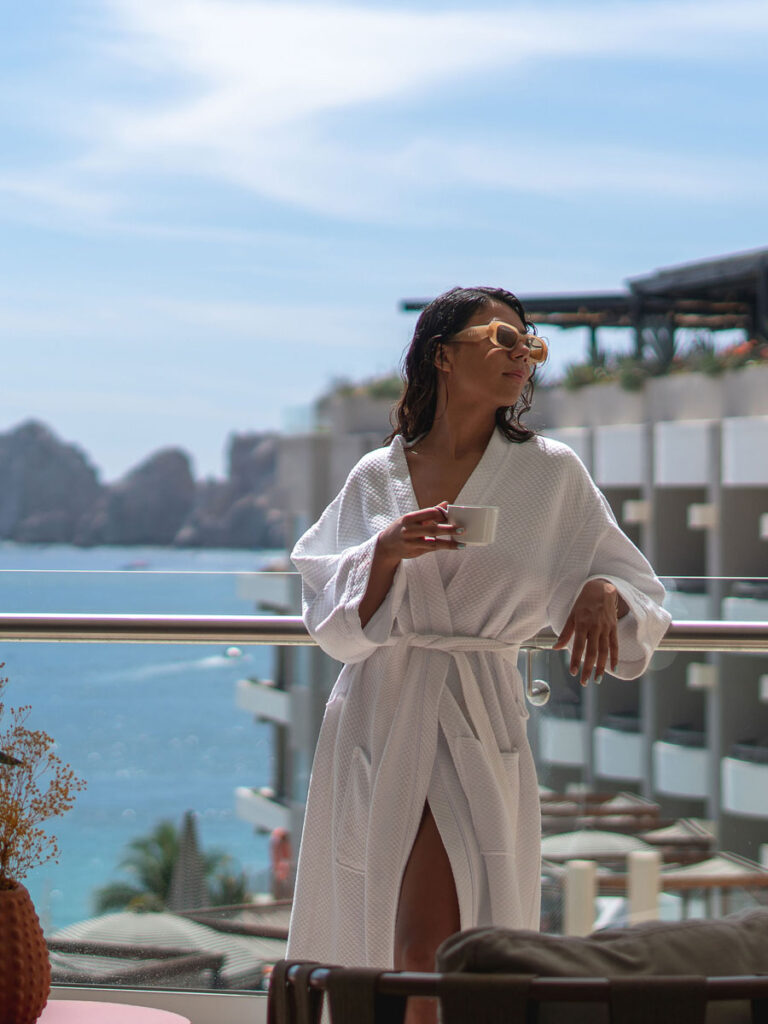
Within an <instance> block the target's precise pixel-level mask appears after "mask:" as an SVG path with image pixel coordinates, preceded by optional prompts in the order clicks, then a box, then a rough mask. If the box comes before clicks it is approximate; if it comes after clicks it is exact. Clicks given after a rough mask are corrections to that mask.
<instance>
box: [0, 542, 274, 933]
mask: <svg viewBox="0 0 768 1024" xmlns="http://www.w3.org/2000/svg"><path fill="white" fill-rule="evenodd" d="M282 554H283V553H282V552H251V551H205V550H196V551H185V550H174V549H159V548H134V547H132V548H92V549H86V550H82V549H78V548H72V547H65V546H48V547H35V546H19V545H11V544H0V610H2V611H7V612H44V611H49V612H53V611H62V612H116V613H117V612H125V613H130V612H133V613H140V612H144V613H160V612H166V613H176V614H193V613H194V614H211V615H215V614H248V613H252V612H254V610H255V607H254V602H253V599H252V598H244V597H239V596H238V576H237V575H236V574H238V573H251V572H254V571H257V570H259V569H261V568H263V567H264V566H265V565H267V564H270V563H274V560H275V559H276V558H277V557H278V556H281V555H282ZM240 652H241V653H240V655H239V656H237V655H236V654H235V656H232V655H233V652H232V651H229V652H228V650H227V648H225V647H224V646H211V647H209V646H197V645H186V644H185V645H170V644H101V643H93V644H91V643H88V644H84V643H6V644H4V645H2V650H0V661H4V662H5V668H4V669H3V670H2V671H3V674H4V675H6V676H8V678H9V683H8V686H7V688H6V692H5V698H6V704H7V705H9V706H13V707H16V706H18V705H20V704H31V705H32V709H33V710H32V716H31V719H30V724H31V725H33V726H34V727H36V728H41V729H44V730H45V731H46V732H48V733H50V734H51V735H52V736H53V737H54V738H55V740H56V743H57V753H58V754H59V755H60V756H61V758H62V759H63V760H64V761H67V762H69V763H70V764H71V765H72V766H73V767H74V768H75V769H76V770H77V771H78V773H79V774H80V775H82V776H84V777H85V779H86V780H87V783H88V788H87V790H86V791H85V792H83V793H82V794H80V796H79V797H78V799H77V803H76V805H75V807H74V809H73V810H72V811H70V812H69V813H68V814H67V815H65V816H64V817H61V818H56V819H52V820H51V821H50V822H49V826H50V831H51V832H52V833H53V834H55V835H56V836H57V837H58V840H59V846H60V848H61V856H60V860H59V863H58V864H56V863H53V862H49V863H48V864H46V865H44V866H42V867H40V868H37V869H35V870H34V871H33V872H32V873H31V874H30V875H29V876H28V877H27V879H26V885H27V887H28V888H29V890H30V892H31V894H32V897H33V899H34V901H35V905H36V907H37V909H38V913H39V914H40V917H41V920H42V922H43V925H44V928H45V929H46V931H47V932H51V931H55V930H56V929H58V928H61V927H63V926H64V925H67V924H71V923H73V922H75V921H80V920H83V919H85V918H87V917H91V916H92V915H93V906H92V894H93V890H94V888H96V887H98V886H101V885H104V884H105V883H107V882H109V881H113V880H124V881H129V880H130V879H129V876H127V875H126V874H125V873H124V872H121V871H120V870H119V868H118V865H119V862H120V860H121V858H122V856H123V851H124V846H125V844H126V843H127V842H129V841H130V840H131V839H133V838H136V837H137V836H141V835H144V834H146V833H147V832H149V831H150V830H151V829H152V827H153V826H154V825H155V824H156V823H157V822H159V821H160V820H161V819H163V818H170V819H172V820H174V821H175V822H180V821H181V818H182V815H183V814H184V812H185V811H186V810H193V811H195V812H197V815H198V830H199V836H200V840H201V845H202V846H203V847H204V848H206V849H209V848H210V849H213V848H217V849H220V850H223V851H225V852H226V853H228V854H230V855H231V856H232V857H233V858H234V859H235V861H236V862H237V863H238V864H239V866H240V867H242V868H243V869H244V870H245V871H246V872H247V873H248V874H249V876H250V877H251V878H252V879H253V880H254V882H255V884H256V885H257V887H263V885H264V878H265V869H266V866H267V862H268V856H267V837H266V836H260V835H255V834H254V831H253V828H252V827H251V826H250V825H248V824H246V823H245V822H242V821H240V820H239V819H238V818H237V817H236V816H235V813H234V790H235V788H236V787H237V786H264V785H268V784H269V781H270V756H271V735H270V729H269V727H268V726H266V725H264V724H259V723H256V722H255V721H254V720H253V718H252V716H251V715H249V714H248V713H247V712H244V711H241V710H239V709H238V708H237V707H236V706H235V697H234V691H235V684H236V682H237V680H238V679H239V678H242V677H243V676H259V677H261V678H264V677H269V676H271V675H272V671H273V658H274V650H273V649H272V648H269V647H257V646H253V647H247V646H246V647H242V648H241V649H240Z"/></svg>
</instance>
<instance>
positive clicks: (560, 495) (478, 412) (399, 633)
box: [289, 288, 669, 970]
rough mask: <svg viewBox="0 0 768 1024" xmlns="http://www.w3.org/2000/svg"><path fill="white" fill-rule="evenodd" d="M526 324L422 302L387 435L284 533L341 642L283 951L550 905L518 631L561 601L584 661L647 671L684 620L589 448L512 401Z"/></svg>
mask: <svg viewBox="0 0 768 1024" xmlns="http://www.w3.org/2000/svg"><path fill="white" fill-rule="evenodd" d="M498 323H501V324H504V325H507V327H502V328H499V327H498V326H497V325H498ZM470 328H475V330H470ZM534 332H535V329H534V328H533V325H532V324H530V323H528V321H527V320H526V318H525V312H524V310H523V307H522V305H521V303H520V302H519V300H518V299H517V298H516V297H515V296H514V295H513V294H512V293H510V292H507V291H503V290H501V289H493V288H472V289H463V288H454V289H453V290H451V291H450V292H447V293H446V294H444V295H441V296H440V297H439V298H437V299H435V300H434V301H433V302H432V303H430V304H429V306H427V307H426V309H425V310H424V311H423V312H422V314H421V316H420V318H419V321H418V323H417V325H416V330H415V333H414V336H413V341H412V342H411V345H410V348H409V350H408V352H407V354H406V358H405V362H404V371H405V379H406V384H405V391H404V394H403V397H402V399H401V401H400V404H399V406H398V407H397V410H396V418H397V426H396V430H395V432H394V433H393V434H392V435H391V436H390V437H389V438H388V439H387V440H388V441H389V442H390V443H389V446H388V447H386V448H383V449H380V450H377V451H375V452H371V453H369V454H368V455H366V456H365V457H364V458H363V459H361V461H360V462H359V463H358V464H357V466H355V468H354V469H353V470H352V472H351V473H350V475H349V478H348V480H347V483H346V485H345V486H344V488H343V490H342V491H341V493H340V494H339V495H338V497H337V498H336V499H335V500H334V501H333V502H332V503H331V505H330V506H329V507H328V508H327V509H326V511H325V512H324V513H323V515H322V517H321V518H320V520H319V521H318V522H317V523H316V524H315V525H314V526H313V527H312V528H311V529H310V530H309V531H308V532H307V533H306V534H305V535H304V536H303V537H302V538H301V539H300V540H299V542H298V544H297V545H296V547H295V549H294V551H293V553H292V559H293V561H294V563H295V565H296V567H297V569H298V570H299V572H300V573H301V575H302V578H303V598H304V619H305V622H306V623H307V627H308V629H309V631H310V633H311V634H312V636H313V637H314V638H315V639H316V640H317V642H318V643H319V644H320V646H321V647H323V649H324V650H326V651H327V652H328V653H329V654H330V655H331V656H332V657H334V658H337V659H338V660H339V661H343V662H344V663H345V664H344V668H343V669H342V671H341V674H340V676H339V678H338V681H337V683H336V685H335V687H334V689H333V692H332V693H331V696H330V699H329V702H328V705H327V708H326V713H325V718H324V721H323V726H322V730H321V733H320V738H319V742H318V746H317V751H316V755H315V762H314V767H313V773H312V780H311V784H310V791H309V798H308V804H307V814H306V820H305V828H304V835H303V839H302V847H301V853H300V858H299V869H298V876H297V886H296V895H295V903H294V911H293V917H292V921H291V932H290V939H289V956H290V957H291V958H300V959H314V960H320V961H325V962H329V963H338V964H358V965H363V964H366V965H369V966H372V967H381V968H389V969H391V968H392V967H395V968H396V969H408V970H433V969H434V954H435V950H436V948H437V946H438V945H439V943H440V942H441V941H442V940H443V939H445V938H446V937H447V936H448V935H450V934H452V933H453V932H456V931H458V930H459V929H464V928H469V927H473V926H477V925H482V924H496V925H503V926H507V927H515V928H538V924H539V888H540V879H539V861H540V854H539V841H540V817H539V798H538V786H537V781H536V773H535V769H534V765H533V760H532V757H531V753H530V749H529V746H528V742H527V739H526V727H525V719H526V718H527V711H526V708H525V702H524V699H523V692H522V681H521V678H520V675H519V673H518V671H517V666H516V662H517V654H518V650H519V645H520V644H521V643H522V642H523V641H525V640H526V639H528V638H529V637H530V636H532V635H533V634H534V633H536V632H537V631H538V630H540V629H542V628H544V627H546V626H548V625H552V626H553V628H554V629H555V631H556V632H557V633H558V634H559V637H558V641H557V644H556V646H557V647H559V648H562V647H565V646H570V647H571V659H570V666H571V672H572V673H574V674H576V673H578V674H579V676H580V680H581V683H582V685H586V683H587V681H588V679H589V678H590V677H591V676H592V674H593V673H594V675H595V677H596V678H597V679H599V678H600V677H601V676H602V675H603V672H604V671H605V670H606V668H608V667H610V670H611V671H612V672H613V673H614V674H615V675H618V676H620V677H622V678H634V677H636V676H638V675H640V674H641V673H642V672H643V670H644V669H645V667H646V666H647V663H648V660H649V658H650V656H651V654H652V652H653V650H654V648H655V647H656V645H657V643H658V641H659V639H660V638H661V636H662V635H663V633H664V631H665V629H666V627H667V624H668V622H669V616H668V615H667V613H666V612H664V611H663V610H662V609H661V608H660V607H659V604H660V602H661V600H662V598H663V589H662V587H661V584H660V583H659V581H658V580H657V579H656V577H655V576H654V574H653V571H652V569H651V567H650V566H649V565H648V563H647V562H646V560H645V558H644V557H643V556H642V555H641V554H640V552H639V551H638V550H637V549H636V548H635V547H634V546H633V545H632V543H631V542H630V541H629V540H628V539H627V538H626V537H625V536H624V534H623V533H622V532H621V531H620V529H619V528H618V526H617V525H616V523H615V520H614V518H613V516H612V514H611V512H610V510H609V508H608V505H607V503H606V501H605V499H604V498H603V497H602V495H601V494H600V492H599V491H598V490H597V488H596V487H595V485H594V483H593V482H592V480H591V479H590V477H589V475H588V474H587V472H586V470H585V469H584V467H583V465H582V464H581V462H580V461H579V459H578V458H577V456H576V455H575V454H574V453H573V452H572V451H571V450H570V449H569V448H567V447H566V446H564V445H562V444H559V443H556V442H554V441H549V440H545V439H544V438H541V437H538V436H536V435H535V434H534V433H533V432H532V431H530V430H527V429H526V428H525V427H524V426H523V425H522V424H521V423H520V415H521V413H523V412H525V411H526V410H527V409H528V408H530V399H531V395H532V391H533V379H532V378H533V372H534V362H533V358H536V357H538V356H539V355H540V348H541V342H540V340H539V339H538V338H536V336H535V333H534ZM532 357H533V358H532ZM447 503H461V504H465V505H496V506H499V522H498V529H497V534H496V538H495V541H494V543H493V544H491V545H489V546H487V547H468V548H466V549H464V547H463V545H462V542H461V534H460V532H459V531H458V530H457V529H456V528H455V527H454V526H453V525H452V524H451V523H450V522H449V521H448V517H447V513H446V510H445V506H446V504H447Z"/></svg>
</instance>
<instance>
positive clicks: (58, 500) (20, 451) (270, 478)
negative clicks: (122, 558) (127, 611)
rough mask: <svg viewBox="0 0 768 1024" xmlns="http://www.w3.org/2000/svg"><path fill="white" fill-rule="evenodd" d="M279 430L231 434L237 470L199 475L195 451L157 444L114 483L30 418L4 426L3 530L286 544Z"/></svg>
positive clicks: (6, 533) (21, 535)
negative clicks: (278, 491)
mask: <svg viewBox="0 0 768 1024" xmlns="http://www.w3.org/2000/svg"><path fill="white" fill-rule="evenodd" d="M276 458H277V440H276V438H275V436H274V435H268V434H246V435H235V436H233V437H232V438H231V439H230V445H229V458H228V477H227V479H225V480H204V481H196V480H195V479H194V477H193V473H192V466H191V462H190V459H189V456H188V455H187V453H186V452H184V451H182V450H180V449H178V448H167V449H163V450H161V451H159V452H155V453H154V454H153V455H151V456H149V457H148V458H147V459H145V460H144V461H143V462H141V463H140V464H139V465H138V466H136V467H135V468H134V469H132V470H131V471H130V472H129V473H127V474H126V475H125V476H124V477H123V478H122V479H120V480H118V481H117V482H116V483H113V484H103V483H102V482H100V480H99V477H98V473H97V472H96V470H95V469H94V468H93V466H92V465H91V464H90V462H89V460H88V458H87V456H86V455H85V454H84V453H83V452H82V451H81V450H80V449H79V448H77V447H75V446H74V445H71V444H68V443H66V442H64V441H61V440H60V439H59V438H57V437H56V436H55V435H54V434H53V432H52V431H51V430H50V429H49V428H48V427H46V426H45V425H44V424H42V423H37V422H34V421H30V422H27V423H23V424H21V425H20V426H18V427H15V428H14V429H12V430H10V431H8V432H7V433H5V434H0V538H2V539H5V540H14V541H18V542H20V543H46V544H51V543H64V544H67V543H74V544H79V545H84V546H90V545H96V544H116V545H129V544H145V545H153V544H158V545H170V544H174V545H177V546H189V547H244V548H276V547H282V546H284V543H285V541H284V536H285V533H284V515H283V512H282V510H281V509H280V508H279V507H278V506H277V504H276V501H275V490H274V484H275V468H276Z"/></svg>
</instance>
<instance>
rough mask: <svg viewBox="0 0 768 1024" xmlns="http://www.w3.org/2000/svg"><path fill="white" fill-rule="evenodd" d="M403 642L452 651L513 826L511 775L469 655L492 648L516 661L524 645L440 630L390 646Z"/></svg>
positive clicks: (390, 643) (405, 636) (394, 641)
mask: <svg viewBox="0 0 768 1024" xmlns="http://www.w3.org/2000/svg"><path fill="white" fill-rule="evenodd" d="M400 643H404V644H407V645H408V646H409V647H422V648H427V649H428V650H437V651H444V652H445V653H446V654H450V655H451V656H452V658H453V660H454V661H455V662H456V668H457V670H458V673H459V680H460V682H461V692H462V694H463V697H464V703H465V705H466V708H467V712H468V714H469V717H470V719H471V722H472V725H473V726H474V728H475V731H476V732H477V738H478V739H479V740H480V742H481V744H482V746H483V749H484V750H485V753H486V756H487V758H488V760H489V762H490V765H491V768H492V770H493V774H494V775H495V776H496V781H497V782H498V784H499V790H500V792H501V796H502V799H503V800H504V804H505V806H506V808H507V814H508V815H509V822H510V826H511V825H512V823H513V822H514V821H515V819H516V814H517V811H516V808H515V806H514V804H513V801H512V793H511V790H510V784H509V779H508V778H507V773H506V770H505V768H504V762H503V760H502V757H501V752H500V750H499V745H498V743H497V741H496V734H495V733H494V731H493V726H492V725H491V720H490V718H489V717H488V711H487V709H486V707H485V701H484V700H483V698H482V696H481V694H480V688H479V686H478V685H477V680H476V679H475V674H474V672H473V671H472V665H471V663H470V660H469V658H468V657H467V654H468V653H470V652H472V653H474V652H475V651H489V652H493V653H497V654H502V655H503V656H505V657H507V658H510V659H514V661H515V664H516V663H517V654H518V651H519V650H520V645H519V644H510V643H506V642H505V641H503V640H496V639H495V638H494V637H490V636H444V635H440V634H437V633H404V634H402V635H401V636H395V637H391V638H390V639H389V641H388V646H394V645H395V644H400Z"/></svg>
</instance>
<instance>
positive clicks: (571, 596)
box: [547, 455, 671, 679]
mask: <svg viewBox="0 0 768 1024" xmlns="http://www.w3.org/2000/svg"><path fill="white" fill-rule="evenodd" d="M570 477H571V478H570V479H569V481H568V487H567V493H568V505H569V514H568V518H569V521H570V523H573V521H574V519H573V517H574V514H575V517H576V524H577V525H576V528H575V529H574V530H573V533H572V540H571V541H570V544H569V547H568V548H567V552H566V554H565V557H564V558H562V559H561V560H560V562H559V566H558V577H557V580H556V582H555V585H554V586H553V589H552V591H551V593H550V596H549V602H548V608H547V612H548V618H549V622H550V624H551V626H552V628H553V629H554V630H555V632H557V633H560V632H561V631H562V629H563V627H564V626H565V623H566V620H567V618H568V615H569V614H570V611H571V608H572V607H573V604H574V602H575V600H576V598H577V597H578V595H579V593H580V592H581V588H582V587H583V586H584V584H585V583H587V582H588V581H589V580H592V579H605V580H609V581H610V582H611V583H613V584H614V585H615V587H616V589H617V590H618V592H619V593H620V594H621V596H622V597H623V598H624V600H625V601H626V602H627V604H628V606H629V611H628V612H627V614H626V615H624V616H623V618H621V619H619V623H618V644H619V663H618V665H617V667H616V669H615V670H611V674H612V675H614V676H618V677H619V678H620V679H635V678H637V676H639V675H642V673H643V672H644V671H645V670H646V669H647V667H648V663H649V661H650V659H651V655H652V654H653V652H654V651H655V650H656V647H657V646H658V644H659V641H660V640H661V638H662V637H663V636H664V633H665V632H666V630H667V626H668V625H669V623H670V621H671V616H670V614H669V612H667V611H666V609H664V608H662V606H661V604H662V601H663V600H664V593H665V592H664V587H663V585H662V584H661V582H660V581H659V579H658V578H657V576H656V574H655V573H654V571H653V569H652V568H651V566H650V564H649V562H648V560H647V559H646V558H645V556H644V555H643V554H642V553H641V552H640V551H639V550H638V549H637V548H636V547H635V545H634V544H633V543H632V541H631V540H630V539H629V538H628V537H627V536H626V534H624V533H623V532H622V530H621V529H620V528H619V526H618V524H617V522H616V519H615V517H614V515H613V511H612V509H611V507H610V505H609V504H608V502H607V501H606V499H605V497H604V496H603V495H602V494H601V492H600V491H599V490H598V488H597V487H596V486H595V484H594V482H593V481H592V478H591V477H590V476H589V474H588V473H587V470H586V469H585V467H584V466H583V465H582V463H581V462H580V461H579V459H578V458H577V457H576V456H575V455H574V456H573V459H572V462H571V469H570ZM571 646H572V644H569V648H570V647H571Z"/></svg>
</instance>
